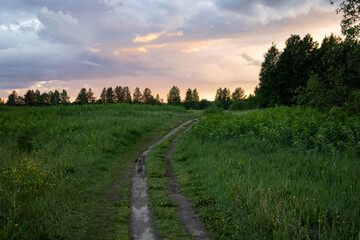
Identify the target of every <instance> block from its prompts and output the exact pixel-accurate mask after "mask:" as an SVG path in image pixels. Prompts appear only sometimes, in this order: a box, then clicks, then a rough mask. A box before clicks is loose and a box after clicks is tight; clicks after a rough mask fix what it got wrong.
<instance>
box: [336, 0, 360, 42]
mask: <svg viewBox="0 0 360 240" xmlns="http://www.w3.org/2000/svg"><path fill="white" fill-rule="evenodd" d="M330 2H331V4H334V2H335V1H333V0H330ZM336 12H337V13H340V12H342V13H343V19H342V21H341V29H342V33H343V34H344V35H345V36H346V37H349V38H359V37H360V0H345V1H342V2H341V3H340V5H339V7H338V9H337V10H336Z"/></svg>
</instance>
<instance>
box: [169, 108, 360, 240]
mask: <svg viewBox="0 0 360 240" xmlns="http://www.w3.org/2000/svg"><path fill="white" fill-rule="evenodd" d="M359 126H360V118H359V117H356V116H355V117H348V116H346V115H344V114H342V113H340V112H338V111H337V110H336V109H335V110H333V111H332V112H329V113H320V112H317V111H315V110H312V109H304V108H286V107H281V108H275V109H269V110H264V111H256V112H250V113H248V114H246V115H241V116H231V115H209V116H207V117H206V118H205V119H203V120H201V121H200V122H199V124H198V125H197V126H195V127H194V129H193V131H192V132H191V133H189V134H188V135H187V136H185V138H184V139H183V140H181V141H180V142H179V144H178V147H177V148H176V150H175V158H174V160H175V163H174V165H175V170H176V172H177V175H178V180H179V182H180V185H181V189H182V191H183V192H184V193H185V194H186V195H187V196H189V197H190V198H191V199H192V202H193V204H194V205H195V206H196V208H197V210H198V211H199V212H200V213H201V216H202V219H203V221H204V222H205V225H206V227H207V229H208V231H209V232H210V234H211V235H212V237H213V238H214V239H360V218H359V216H360V205H359V199H360V183H359V176H360V162H359V150H360V149H359V147H360V145H359V144H360V127H359Z"/></svg>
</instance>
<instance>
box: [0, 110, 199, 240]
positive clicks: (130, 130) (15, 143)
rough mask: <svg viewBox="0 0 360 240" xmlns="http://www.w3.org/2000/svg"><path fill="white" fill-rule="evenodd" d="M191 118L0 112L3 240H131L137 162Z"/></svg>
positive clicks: (156, 113)
mask: <svg viewBox="0 0 360 240" xmlns="http://www.w3.org/2000/svg"><path fill="white" fill-rule="evenodd" d="M191 116H192V114H189V113H188V112H186V111H185V110H184V109H182V108H176V107H166V106H142V105H125V104H116V105H89V106H68V107H63V106H58V107H43V108H31V107H19V108H17V107H6V106H2V107H0V170H1V172H0V174H1V175H0V180H1V182H0V239H105V238H107V239H128V238H129V233H128V223H127V219H128V215H129V213H130V210H129V197H128V196H129V194H130V185H131V181H130V178H129V171H130V170H131V169H132V167H133V161H134V159H135V157H136V155H137V154H139V153H140V152H141V150H143V149H144V148H145V147H146V146H147V145H148V144H149V143H150V142H152V141H154V140H156V139H158V138H159V137H160V136H161V135H163V134H164V133H165V132H166V131H167V130H169V129H170V128H172V127H173V126H175V125H176V124H178V123H180V122H182V121H184V120H185V119H188V118H190V117H191Z"/></svg>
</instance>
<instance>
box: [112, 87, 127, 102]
mask: <svg viewBox="0 0 360 240" xmlns="http://www.w3.org/2000/svg"><path fill="white" fill-rule="evenodd" d="M114 95H115V100H116V102H118V103H123V102H125V101H124V97H125V96H124V90H123V88H122V87H120V86H116V87H115V89H114Z"/></svg>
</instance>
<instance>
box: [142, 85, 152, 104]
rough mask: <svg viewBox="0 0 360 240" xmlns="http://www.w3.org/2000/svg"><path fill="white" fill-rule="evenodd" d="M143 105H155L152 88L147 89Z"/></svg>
mask: <svg viewBox="0 0 360 240" xmlns="http://www.w3.org/2000/svg"><path fill="white" fill-rule="evenodd" d="M142 99H143V103H145V104H154V97H153V96H152V94H151V90H150V88H145V89H144V93H143V96H142Z"/></svg>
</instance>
